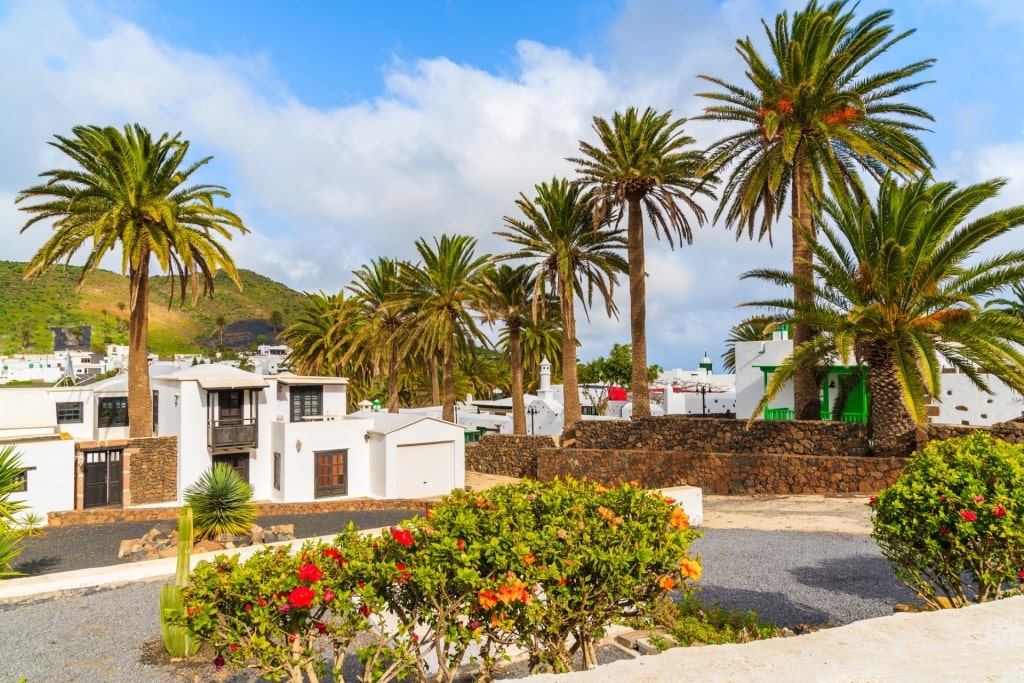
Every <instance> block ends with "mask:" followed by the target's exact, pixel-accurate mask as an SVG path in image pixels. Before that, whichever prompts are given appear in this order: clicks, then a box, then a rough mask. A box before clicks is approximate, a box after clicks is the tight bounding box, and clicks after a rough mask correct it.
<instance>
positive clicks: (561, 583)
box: [558, 576, 568, 586]
mask: <svg viewBox="0 0 1024 683" xmlns="http://www.w3.org/2000/svg"><path fill="white" fill-rule="evenodd" d="M566 581H568V579H566V578H565V577H564V576H563V577H562V578H560V579H559V580H558V585H559V586H564V585H565V582H566Z"/></svg>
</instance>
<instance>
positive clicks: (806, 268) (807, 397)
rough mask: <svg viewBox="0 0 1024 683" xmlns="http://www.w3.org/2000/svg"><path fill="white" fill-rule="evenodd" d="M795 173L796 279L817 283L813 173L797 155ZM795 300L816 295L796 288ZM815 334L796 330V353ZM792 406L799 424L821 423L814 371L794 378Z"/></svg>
mask: <svg viewBox="0 0 1024 683" xmlns="http://www.w3.org/2000/svg"><path fill="white" fill-rule="evenodd" d="M795 166H796V168H795V170H794V172H793V275H794V276H796V277H799V278H803V279H804V280H807V281H812V280H813V279H814V270H813V268H812V265H813V258H814V257H813V256H812V254H811V249H810V242H809V240H813V239H814V237H813V235H814V232H813V231H814V222H813V221H812V220H811V204H810V194H809V192H810V184H811V169H810V166H808V163H807V160H806V159H805V158H804V156H803V155H802V154H800V153H798V154H797V158H796V161H795ZM793 300H794V301H798V302H808V303H810V302H813V301H814V294H813V293H812V292H811V291H809V290H807V289H805V288H804V287H794V288H793ZM813 336H814V330H813V329H812V328H811V327H810V326H809V325H805V324H802V323H801V324H798V325H794V326H793V349H794V350H796V349H797V348H799V347H801V346H803V345H804V344H806V343H807V342H808V341H810V340H811V337H813ZM793 404H794V408H795V412H796V419H798V420H820V419H821V397H820V396H819V392H818V378H817V375H816V373H815V371H814V369H813V368H809V369H807V370H801V371H800V372H798V373H797V374H796V375H795V376H794V377H793Z"/></svg>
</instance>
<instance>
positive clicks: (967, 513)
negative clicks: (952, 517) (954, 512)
mask: <svg viewBox="0 0 1024 683" xmlns="http://www.w3.org/2000/svg"><path fill="white" fill-rule="evenodd" d="M960 516H961V517H963V518H964V519H965V520H967V521H968V522H973V521H975V520H977V519H978V513H976V512H972V511H971V510H961V511H960Z"/></svg>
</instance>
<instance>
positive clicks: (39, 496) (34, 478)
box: [0, 433, 75, 516]
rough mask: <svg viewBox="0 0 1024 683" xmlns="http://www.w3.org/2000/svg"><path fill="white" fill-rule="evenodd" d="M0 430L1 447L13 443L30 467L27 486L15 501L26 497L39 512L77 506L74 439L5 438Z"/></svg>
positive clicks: (5, 434) (25, 464)
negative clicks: (24, 439)
mask: <svg viewBox="0 0 1024 683" xmlns="http://www.w3.org/2000/svg"><path fill="white" fill-rule="evenodd" d="M8 435H9V433H0V448H2V447H4V446H8V445H11V446H14V447H15V449H16V450H17V451H18V453H19V454H20V456H21V465H22V467H25V468H28V472H27V473H26V474H27V475H28V488H27V490H26V491H25V492H24V493H15V494H13V495H12V496H11V498H12V500H23V501H25V502H26V503H27V504H28V506H29V510H31V511H33V512H35V513H36V514H39V515H44V516H45V515H46V514H47V513H50V512H58V511H61V510H73V509H74V507H75V442H74V441H72V440H71V439H61V438H59V437H57V436H55V437H54V438H53V439H51V440H32V441H21V442H19V441H17V440H16V439H15V440H10V441H7V440H5V439H6V438H7V436H8Z"/></svg>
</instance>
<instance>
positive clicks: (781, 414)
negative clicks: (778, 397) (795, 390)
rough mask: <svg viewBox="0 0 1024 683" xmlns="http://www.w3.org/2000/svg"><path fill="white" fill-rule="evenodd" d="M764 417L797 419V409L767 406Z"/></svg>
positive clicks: (769, 418)
mask: <svg viewBox="0 0 1024 683" xmlns="http://www.w3.org/2000/svg"><path fill="white" fill-rule="evenodd" d="M764 419H766V420H793V419H796V411H794V410H793V409H792V408H765V409H764Z"/></svg>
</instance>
